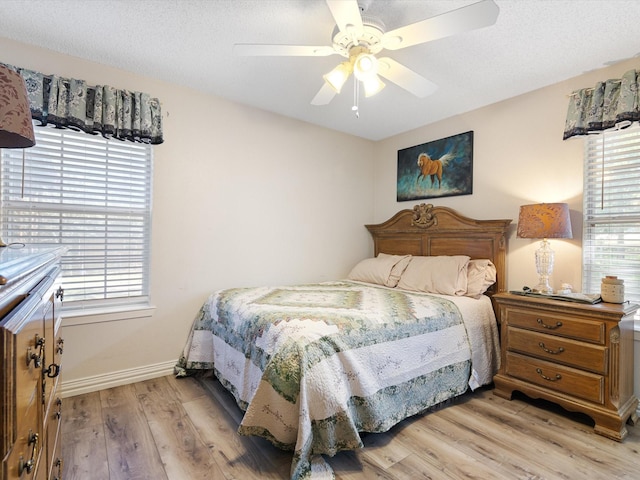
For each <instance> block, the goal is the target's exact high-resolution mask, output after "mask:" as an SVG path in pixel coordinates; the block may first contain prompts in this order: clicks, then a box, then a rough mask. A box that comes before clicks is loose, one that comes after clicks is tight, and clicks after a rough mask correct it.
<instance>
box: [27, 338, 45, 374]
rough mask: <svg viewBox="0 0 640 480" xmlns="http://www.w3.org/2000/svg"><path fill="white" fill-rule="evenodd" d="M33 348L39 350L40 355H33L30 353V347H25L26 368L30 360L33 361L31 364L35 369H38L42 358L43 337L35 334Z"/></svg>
mask: <svg viewBox="0 0 640 480" xmlns="http://www.w3.org/2000/svg"><path fill="white" fill-rule="evenodd" d="M35 346H36V348H38V347H39V348H40V354H37V353H33V352H32V351H31V347H27V368H28V367H29V365H30V364H31V360H33V364H34V365H35V367H36V368H40V366H41V365H42V357H43V355H44V337H41V336H40V335H38V334H37V333H36V337H35Z"/></svg>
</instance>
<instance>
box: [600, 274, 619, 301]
mask: <svg viewBox="0 0 640 480" xmlns="http://www.w3.org/2000/svg"><path fill="white" fill-rule="evenodd" d="M600 296H601V297H602V301H603V302H607V303H624V280H621V279H619V278H618V277H615V276H612V275H607V276H606V277H604V278H603V279H602V284H601V285H600Z"/></svg>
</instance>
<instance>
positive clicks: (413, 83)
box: [234, 0, 499, 110]
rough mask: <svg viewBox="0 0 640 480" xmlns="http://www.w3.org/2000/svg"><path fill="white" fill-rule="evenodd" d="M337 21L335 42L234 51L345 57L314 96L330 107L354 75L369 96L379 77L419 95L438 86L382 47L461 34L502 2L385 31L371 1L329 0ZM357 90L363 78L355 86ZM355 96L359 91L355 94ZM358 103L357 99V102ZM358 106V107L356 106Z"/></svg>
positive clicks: (483, 22) (487, 19)
mask: <svg viewBox="0 0 640 480" xmlns="http://www.w3.org/2000/svg"><path fill="white" fill-rule="evenodd" d="M326 2H327V5H328V7H329V10H331V14H332V16H333V18H334V19H335V21H336V27H335V29H334V32H333V44H332V45H331V46H303V45H263V44H251V43H240V44H235V45H234V52H235V54H237V55H241V56H312V57H324V56H328V55H334V54H337V55H341V56H342V57H345V58H346V59H347V60H346V61H343V62H341V63H340V64H338V65H337V66H336V67H335V68H334V69H333V70H331V72H329V73H327V74H326V75H324V76H323V78H324V80H325V83H324V84H323V86H322V88H321V89H320V91H319V92H318V93H317V94H316V96H315V97H314V98H313V100H311V103H312V104H313V105H326V104H328V103H329V102H331V100H332V99H333V97H334V96H335V95H336V94H338V93H340V91H341V89H342V86H343V85H344V83H345V82H346V80H347V79H348V78H349V76H350V75H351V74H352V73H353V75H354V76H355V78H356V79H357V80H359V81H360V83H362V86H363V87H364V91H365V96H367V97H369V96H372V95H375V94H376V93H378V92H379V91H380V90H382V89H383V88H384V86H385V84H384V82H383V81H382V80H380V77H383V78H386V79H387V80H389V81H391V82H393V83H395V84H396V85H398V86H400V87H402V88H403V89H405V90H407V91H409V92H411V93H412V94H414V95H415V96H417V97H420V98H423V97H426V96H427V95H430V94H431V93H433V92H434V91H435V90H436V89H437V86H436V85H435V84H434V83H433V82H431V81H429V80H427V79H426V78H424V77H423V76H421V75H419V74H417V73H416V72H414V71H413V70H411V69H409V68H407V67H405V66H404V65H402V64H400V63H398V62H396V61H395V60H393V59H392V58H390V57H381V58H378V57H376V55H377V54H378V53H380V52H381V51H382V50H399V49H401V48H406V47H411V46H413V45H417V44H420V43H426V42H430V41H432V40H437V39H440V38H444V37H448V36H451V35H455V34H458V33H462V32H466V31H469V30H474V29H477V28H482V27H487V26H490V25H493V24H494V23H495V22H496V19H497V18H498V11H499V9H498V6H497V5H496V4H495V2H494V1H493V0H482V1H480V2H477V3H474V4H471V5H468V6H466V7H462V8H458V9H456V10H452V11H449V12H446V13H443V14H441V15H437V16H435V17H431V18H427V19H426V20H421V21H418V22H416V23H412V24H410V25H405V26H403V27H399V28H396V29H394V30H390V31H388V32H386V31H385V26H384V24H383V23H382V22H381V21H380V20H379V19H376V18H373V17H371V16H369V15H367V14H366V11H367V9H368V7H369V5H370V3H371V0H326ZM354 88H356V89H357V88H359V82H355V87H354ZM356 99H357V95H356ZM356 101H357V100H356ZM354 110H357V105H356V106H354Z"/></svg>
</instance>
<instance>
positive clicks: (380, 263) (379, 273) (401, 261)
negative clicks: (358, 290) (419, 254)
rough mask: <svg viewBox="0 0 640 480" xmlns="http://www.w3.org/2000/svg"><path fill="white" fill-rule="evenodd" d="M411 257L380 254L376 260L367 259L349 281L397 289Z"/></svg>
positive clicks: (350, 275)
mask: <svg viewBox="0 0 640 480" xmlns="http://www.w3.org/2000/svg"><path fill="white" fill-rule="evenodd" d="M409 260H411V255H387V254H386V253H380V254H378V256H377V257H375V258H365V259H364V260H362V261H361V262H359V263H358V264H357V265H356V266H355V267H353V270H351V272H350V273H349V275H348V276H347V278H348V279H349V280H356V281H359V282H367V283H374V284H376V285H384V286H386V287H392V288H393V287H395V286H396V285H397V284H398V281H399V280H400V276H401V275H402V272H404V269H405V268H407V264H408V263H409Z"/></svg>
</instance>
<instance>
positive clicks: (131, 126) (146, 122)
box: [9, 66, 164, 145]
mask: <svg viewBox="0 0 640 480" xmlns="http://www.w3.org/2000/svg"><path fill="white" fill-rule="evenodd" d="M9 67H10V68H13V69H14V70H16V71H17V72H19V73H20V75H22V77H23V78H24V80H25V83H26V84H27V92H28V95H29V104H30V108H31V117H32V118H33V119H35V120H38V121H39V122H40V124H41V125H48V124H52V125H54V126H56V127H58V128H71V129H74V130H81V131H83V132H86V133H91V134H101V135H103V136H104V137H106V138H117V139H120V140H129V141H132V142H142V143H151V144H153V145H156V144H160V143H162V142H163V141H164V140H163V137H162V111H161V107H160V101H159V100H158V99H157V98H151V97H150V96H149V94H147V93H141V92H130V91H128V90H119V89H117V88H114V87H110V86H108V85H96V86H90V85H87V84H86V82H85V81H84V80H76V79H74V78H63V77H58V76H55V75H45V74H43V73H40V72H34V71H32V70H27V69H24V68H16V67H12V66H9Z"/></svg>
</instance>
